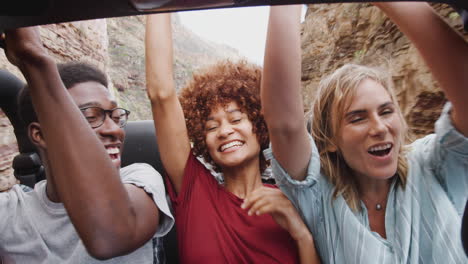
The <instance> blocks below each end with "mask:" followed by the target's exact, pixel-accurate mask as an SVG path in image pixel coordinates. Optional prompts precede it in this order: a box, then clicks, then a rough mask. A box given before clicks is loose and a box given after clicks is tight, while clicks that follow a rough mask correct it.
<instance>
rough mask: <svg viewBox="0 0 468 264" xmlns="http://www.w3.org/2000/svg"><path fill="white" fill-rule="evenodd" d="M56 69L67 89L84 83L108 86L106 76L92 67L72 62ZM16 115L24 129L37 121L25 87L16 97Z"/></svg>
mask: <svg viewBox="0 0 468 264" xmlns="http://www.w3.org/2000/svg"><path fill="white" fill-rule="evenodd" d="M57 68H58V71H59V74H60V78H61V79H62V82H63V84H64V85H65V88H67V89H70V88H72V87H73V86H75V85H76V84H79V83H84V82H97V83H100V84H102V85H104V86H105V87H106V88H107V86H108V82H107V77H106V75H105V74H104V73H103V72H102V71H101V70H99V69H98V68H96V67H94V66H92V65H89V64H86V63H82V62H72V63H64V64H58V65H57ZM18 114H19V116H20V119H21V120H22V122H23V124H24V125H25V127H26V126H28V125H29V124H31V123H32V122H37V121H38V120H37V115H36V111H35V110H34V107H33V104H32V101H31V95H30V93H29V88H28V86H27V85H26V86H25V87H24V88H23V89H22V90H21V92H20V93H19V95H18Z"/></svg>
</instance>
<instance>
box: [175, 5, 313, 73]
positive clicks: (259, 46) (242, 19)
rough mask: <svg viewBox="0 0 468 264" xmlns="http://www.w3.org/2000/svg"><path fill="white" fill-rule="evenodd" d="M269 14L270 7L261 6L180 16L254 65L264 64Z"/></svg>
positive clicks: (184, 13) (196, 32)
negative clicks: (235, 50) (236, 51)
mask: <svg viewBox="0 0 468 264" xmlns="http://www.w3.org/2000/svg"><path fill="white" fill-rule="evenodd" d="M303 10H304V11H305V8H304V9H303ZM268 12H269V7H267V6H260V7H242V8H230V9H215V10H203V11H187V12H179V16H180V19H181V22H182V24H183V25H184V26H186V27H188V28H189V29H190V30H192V32H194V33H195V34H197V35H199V36H201V37H202V38H204V39H208V40H210V41H213V42H217V43H221V44H226V45H228V46H230V47H233V48H235V49H237V50H238V51H239V53H240V54H241V55H243V56H245V57H247V59H248V60H250V61H251V62H253V63H256V64H258V65H262V64H263V53H264V49H265V39H266V30H267V24H268Z"/></svg>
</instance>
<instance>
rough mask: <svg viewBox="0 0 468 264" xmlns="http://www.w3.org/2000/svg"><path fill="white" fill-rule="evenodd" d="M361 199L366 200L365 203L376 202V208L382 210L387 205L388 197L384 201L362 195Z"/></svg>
mask: <svg viewBox="0 0 468 264" xmlns="http://www.w3.org/2000/svg"><path fill="white" fill-rule="evenodd" d="M361 199H362V200H363V201H364V204H366V206H367V204H375V207H374V208H375V210H376V211H382V209H384V207H385V206H386V203H387V201H386V199H385V200H383V201H382V202H374V201H371V200H369V199H368V198H367V197H361Z"/></svg>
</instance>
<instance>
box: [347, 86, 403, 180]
mask: <svg viewBox="0 0 468 264" xmlns="http://www.w3.org/2000/svg"><path fill="white" fill-rule="evenodd" d="M397 111H399V110H398V108H397V107H396V105H395V102H393V101H392V99H391V97H390V95H389V93H388V92H387V91H386V89H385V88H384V87H383V86H382V85H381V84H379V83H377V82H375V81H373V80H371V79H365V80H363V81H362V82H361V83H360V84H359V85H358V86H357V88H356V91H355V94H354V96H353V97H352V99H351V101H350V103H349V107H347V108H346V110H345V112H344V117H343V118H342V119H341V121H340V122H341V123H340V124H339V125H340V130H339V132H338V148H339V151H340V152H341V154H342V155H343V158H344V160H345V161H346V163H347V164H348V166H349V167H350V168H351V169H352V171H353V172H354V174H355V176H357V177H358V179H359V180H366V179H376V180H384V179H388V178H390V177H392V176H394V175H395V173H396V171H397V165H398V154H399V150H400V147H401V140H402V139H401V132H402V126H403V125H402V120H401V118H400V115H399V113H398V112H397ZM359 180H358V181H359Z"/></svg>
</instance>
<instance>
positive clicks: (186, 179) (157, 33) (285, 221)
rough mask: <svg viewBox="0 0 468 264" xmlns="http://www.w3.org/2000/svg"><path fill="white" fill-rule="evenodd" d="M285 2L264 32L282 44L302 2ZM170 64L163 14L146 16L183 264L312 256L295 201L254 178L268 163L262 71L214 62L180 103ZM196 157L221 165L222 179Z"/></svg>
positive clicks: (154, 102) (154, 98)
mask: <svg viewBox="0 0 468 264" xmlns="http://www.w3.org/2000/svg"><path fill="white" fill-rule="evenodd" d="M283 8H284V9H280V8H279V7H274V8H272V11H271V17H270V23H275V24H276V26H275V28H270V31H269V38H271V39H275V37H276V39H277V41H281V40H283V39H282V38H281V36H282V35H281V34H283V33H284V32H287V31H290V30H295V32H296V33H297V34H296V35H297V38H296V39H293V40H289V39H288V40H287V41H288V44H290V43H291V41H292V43H293V44H297V45H299V23H298V21H299V15H300V8H299V7H283ZM295 20H296V21H295ZM291 26H292V28H291ZM283 41H286V39H284V40H283ZM172 63H173V61H172V40H171V28H170V16H169V15H167V14H163V15H153V16H149V17H148V20H147V29H146V71H147V72H146V74H147V75H146V76H147V89H148V96H149V98H150V101H151V106H152V111H153V118H154V122H155V127H156V133H157V135H158V136H157V138H158V146H159V150H160V152H161V160H162V162H163V164H164V167H165V169H166V172H167V175H168V176H169V180H170V182H171V183H170V184H168V189H169V190H168V191H169V194H170V196H171V200H172V202H173V207H174V211H175V217H176V219H177V221H176V227H177V236H178V244H179V253H180V260H181V262H182V263H236V264H237V263H317V262H319V260H318V257H317V255H316V253H315V248H314V243H313V239H312V236H311V234H310V232H309V230H308V229H307V227H306V226H305V224H304V222H302V220H301V218H300V216H299V214H298V212H297V211H296V209H295V208H294V206H293V205H292V203H291V202H290V201H289V200H288V199H287V198H286V196H285V195H284V194H283V193H282V192H281V191H280V190H279V189H278V188H277V187H276V186H273V185H267V184H263V183H262V181H261V174H262V172H263V171H264V170H265V168H266V165H267V164H266V161H265V158H264V157H263V154H262V150H264V149H266V148H267V147H268V132H267V128H266V124H265V121H264V119H263V116H262V113H261V103H260V82H261V69H260V68H258V67H256V66H253V65H250V64H248V63H246V62H239V63H232V62H221V63H218V64H217V65H215V66H213V67H210V68H208V69H206V70H205V71H203V72H200V73H198V74H196V75H195V76H194V77H193V80H192V81H191V82H190V83H189V85H188V86H187V87H185V88H184V89H183V91H182V92H181V94H180V100H179V99H178V98H177V95H176V91H175V87H174V80H173V78H172V76H173V69H172ZM191 144H193V148H192V147H191ZM196 156H202V157H203V158H204V159H205V160H206V161H208V162H209V163H211V165H213V167H214V169H215V170H216V171H218V172H222V174H223V177H224V184H222V185H221V184H218V182H217V181H216V180H215V179H214V177H212V176H211V175H210V172H209V170H207V169H206V168H205V167H204V166H203V164H202V163H201V162H200V161H198V160H197V158H196ZM252 193H255V197H256V199H255V201H253V202H252V203H253V206H249V208H245V206H243V205H244V198H245V197H246V196H247V195H251V194H252ZM252 203H251V204H252Z"/></svg>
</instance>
